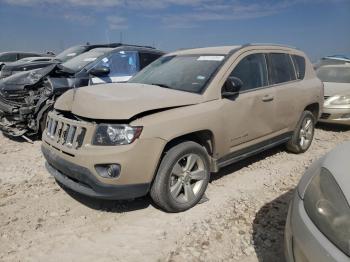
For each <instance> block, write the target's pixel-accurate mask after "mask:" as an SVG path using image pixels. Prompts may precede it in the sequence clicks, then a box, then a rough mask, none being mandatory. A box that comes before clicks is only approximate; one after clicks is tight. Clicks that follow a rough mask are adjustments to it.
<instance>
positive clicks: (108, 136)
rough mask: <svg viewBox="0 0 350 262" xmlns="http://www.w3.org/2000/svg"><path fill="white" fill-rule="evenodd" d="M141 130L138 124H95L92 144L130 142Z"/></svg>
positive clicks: (113, 144)
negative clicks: (134, 125) (135, 125)
mask: <svg viewBox="0 0 350 262" xmlns="http://www.w3.org/2000/svg"><path fill="white" fill-rule="evenodd" d="M141 132H142V127H139V126H138V127H133V126H129V125H118V124H116V125H113V124H100V125H98V126H97V129H96V132H95V136H94V140H93V144H94V145H104V146H115V145H127V144H131V143H132V142H134V141H135V139H137V138H138V137H139V136H140V135H141Z"/></svg>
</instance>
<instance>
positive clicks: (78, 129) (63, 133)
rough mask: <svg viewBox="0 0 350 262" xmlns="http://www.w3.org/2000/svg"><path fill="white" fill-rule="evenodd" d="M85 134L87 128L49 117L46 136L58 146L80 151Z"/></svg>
mask: <svg viewBox="0 0 350 262" xmlns="http://www.w3.org/2000/svg"><path fill="white" fill-rule="evenodd" d="M85 134H86V128H85V127H83V126H80V125H78V124H74V123H66V122H64V121H63V120H61V119H54V118H51V117H48V120H47V123H46V135H47V136H48V137H49V138H50V139H51V140H53V141H55V142H56V143H58V144H61V145H64V146H66V147H68V148H72V149H78V148H80V147H81V146H82V145H83V142H84V138H85Z"/></svg>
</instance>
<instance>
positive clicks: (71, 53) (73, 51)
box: [55, 46, 85, 63]
mask: <svg viewBox="0 0 350 262" xmlns="http://www.w3.org/2000/svg"><path fill="white" fill-rule="evenodd" d="M84 51H85V47H83V46H73V47H70V48H68V49H66V50H64V51H63V52H61V53H59V54H58V55H57V56H56V57H55V58H56V59H58V60H59V61H61V62H62V63H63V62H66V61H68V60H69V59H72V58H73V57H75V56H78V55H80V54H81V53H83V52H84Z"/></svg>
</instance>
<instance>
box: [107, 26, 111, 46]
mask: <svg viewBox="0 0 350 262" xmlns="http://www.w3.org/2000/svg"><path fill="white" fill-rule="evenodd" d="M106 39H107V43H108V44H110V43H111V40H110V39H109V30H108V29H106Z"/></svg>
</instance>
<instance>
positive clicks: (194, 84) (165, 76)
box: [129, 55, 225, 93]
mask: <svg viewBox="0 0 350 262" xmlns="http://www.w3.org/2000/svg"><path fill="white" fill-rule="evenodd" d="M224 59H225V56H223V55H186V56H164V57H161V58H159V59H158V60H156V61H155V62H153V63H152V64H151V65H149V66H148V67H146V68H145V69H144V70H142V71H141V72H140V73H138V74H137V75H136V76H134V77H133V78H132V79H130V81H129V83H140V84H149V85H158V86H161V87H164V88H170V89H175V90H180V91H186V92H192V93H201V92H202V90H203V89H204V87H205V86H206V84H207V83H208V81H209V79H210V78H211V77H212V76H213V74H214V73H215V72H216V70H217V69H218V67H219V66H220V65H221V63H222V61H223V60H224Z"/></svg>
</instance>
